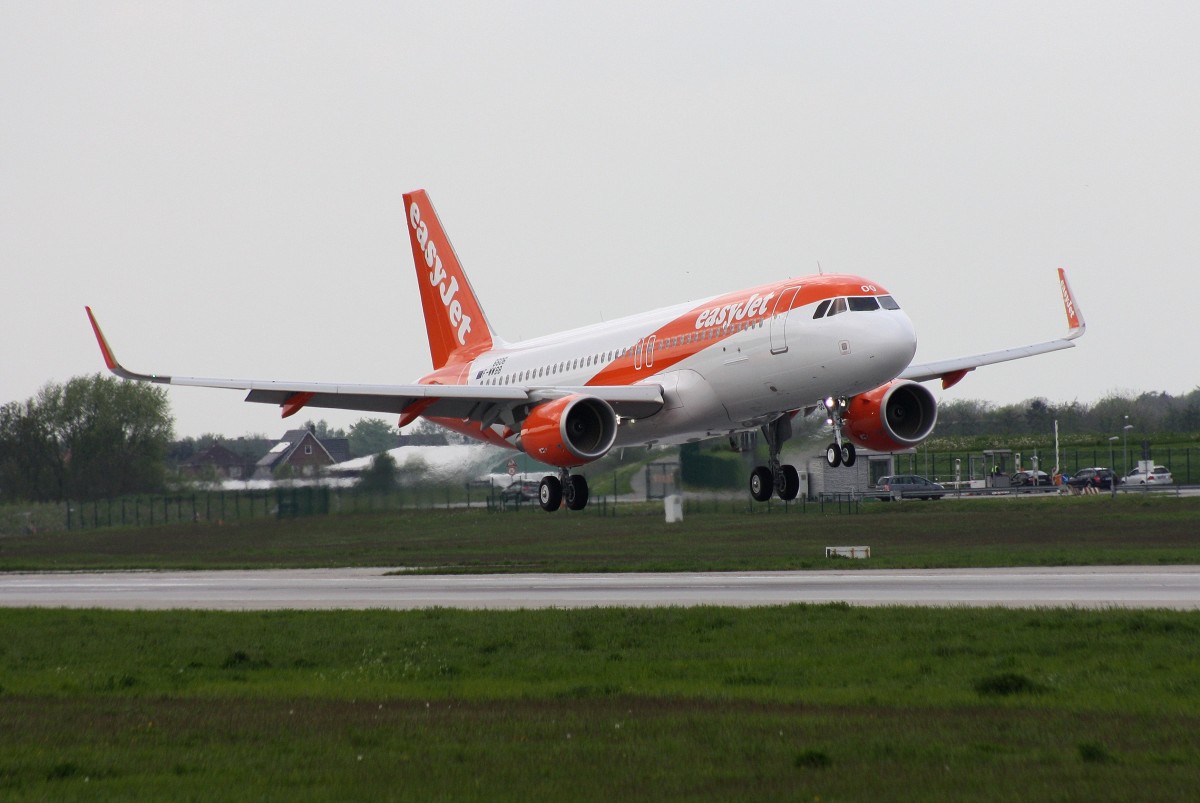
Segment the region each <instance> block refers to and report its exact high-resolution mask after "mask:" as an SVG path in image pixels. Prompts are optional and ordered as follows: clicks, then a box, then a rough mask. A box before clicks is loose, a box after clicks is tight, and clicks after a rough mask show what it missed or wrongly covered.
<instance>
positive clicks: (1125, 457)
mask: <svg viewBox="0 0 1200 803" xmlns="http://www.w3.org/2000/svg"><path fill="white" fill-rule="evenodd" d="M1131 429H1133V424H1130V423H1129V416H1125V441H1124V443H1123V444H1122V446H1121V476H1122V477H1124V476H1125V475H1126V474H1128V473H1129V430H1131Z"/></svg>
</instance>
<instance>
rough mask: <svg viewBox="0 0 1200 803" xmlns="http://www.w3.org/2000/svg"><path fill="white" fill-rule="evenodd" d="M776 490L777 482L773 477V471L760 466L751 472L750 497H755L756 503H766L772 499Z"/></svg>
mask: <svg viewBox="0 0 1200 803" xmlns="http://www.w3.org/2000/svg"><path fill="white" fill-rule="evenodd" d="M774 490H775V480H774V478H772V477H771V470H770V469H768V468H767V467H766V466H759V467H758V468H756V469H754V471H752V472H750V495H751V496H752V497H754V501H755V502H765V501H767V500H768V499H770V498H771V492H772V491H774Z"/></svg>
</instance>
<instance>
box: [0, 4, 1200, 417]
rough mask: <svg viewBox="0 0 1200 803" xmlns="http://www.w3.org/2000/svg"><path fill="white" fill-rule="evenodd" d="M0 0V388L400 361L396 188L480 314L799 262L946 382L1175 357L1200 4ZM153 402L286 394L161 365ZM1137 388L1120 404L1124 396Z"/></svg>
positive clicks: (1183, 359) (503, 321)
mask: <svg viewBox="0 0 1200 803" xmlns="http://www.w3.org/2000/svg"><path fill="white" fill-rule="evenodd" d="M579 5H581V4H575V3H538V4H526V3H498V2H481V3H453V2H436V3H435V2H422V3H388V4H380V3H344V2H339V3H296V2H282V3H244V2H236V3H220V2H205V3H159V2H146V3H113V2H105V3H90V2H81V3H56V2H36V3H35V2H10V1H9V0H0V270H2V271H3V299H4V304H3V311H2V312H0V344H2V345H0V402H5V401H12V400H23V399H25V398H28V397H29V396H32V395H34V394H35V393H36V392H37V391H38V389H39V388H41V387H42V386H43V385H44V384H46V383H47V382H49V381H58V382H61V381H65V380H67V379H69V378H70V377H72V376H75V375H80V374H86V373H92V372H95V371H97V370H102V369H103V364H102V362H101V358H100V354H99V351H98V350H97V348H96V345H95V342H94V340H93V338H92V335H91V331H90V329H89V327H88V324H87V320H86V317H85V315H84V311H83V307H84V305H85V304H90V305H92V306H93V308H94V309H95V311H96V313H97V315H98V316H99V318H100V321H101V323H102V324H103V325H104V327H105V330H106V333H107V334H108V336H109V339H110V340H111V341H112V343H113V346H114V348H115V349H116V351H117V354H118V355H119V357H120V358H121V360H122V361H123V362H124V363H125V364H126V365H127V366H128V367H130V368H131V369H133V370H138V371H145V372H156V373H167V374H177V375H192V376H227V377H239V378H243V377H254V378H273V379H308V380H328V381H350V382H381V383H395V382H408V381H411V380H413V379H415V378H416V377H418V376H419V375H421V374H423V373H425V372H426V371H428V370H429V368H430V363H429V353H428V349H427V348H426V345H425V336H424V326H423V323H422V321H421V319H420V302H419V300H418V297H417V290H416V279H415V273H414V268H413V265H412V259H411V253H410V251H409V247H408V242H407V235H406V231H405V216H404V210H403V204H402V200H401V197H400V196H401V193H402V192H404V191H406V190H409V189H415V188H425V189H427V190H428V191H429V193H430V197H431V198H432V199H433V201H434V203H435V204H436V206H437V209H438V212H439V214H440V216H441V218H442V220H443V222H444V224H445V226H446V228H447V230H448V232H449V235H450V238H451V240H452V241H453V243H454V245H455V248H456V250H457V252H458V254H459V256H460V257H461V259H462V260H463V262H464V264H465V265H466V267H467V270H468V273H469V275H470V277H471V281H472V283H473V285H474V286H475V289H476V291H477V292H478V293H479V295H480V297H481V299H482V301H483V304H484V306H485V308H486V310H487V312H488V316H489V318H490V319H491V322H492V324H493V325H494V327H495V328H496V329H497V330H498V332H499V333H500V334H501V335H502V336H503V337H506V338H508V339H516V338H520V337H532V336H534V335H539V334H545V333H548V332H552V331H555V330H558V329H563V328H567V327H570V326H573V325H578V324H584V323H590V322H594V321H597V320H601V319H603V318H613V317H617V316H619V315H623V314H627V313H633V312H639V311H642V310H645V309H649V308H651V307H656V306H660V305H666V304H670V303H674V302H677V301H683V300H687V299H692V298H699V297H703V296H706V295H710V294H715V293H720V292H724V291H727V290H732V289H735V288H738V287H742V286H747V285H752V284H758V283H761V282H768V281H775V280H777V279H782V278H786V277H790V276H800V275H804V274H807V273H812V272H815V271H816V268H817V264H818V262H819V263H820V265H821V266H822V267H823V268H824V270H825V271H826V272H847V273H857V274H861V275H863V276H866V277H868V278H870V279H872V280H874V281H876V282H878V283H879V284H881V285H883V286H884V287H886V288H888V289H889V290H890V291H891V292H892V293H893V294H894V295H895V296H896V298H897V299H898V300H899V301H900V303H901V304H902V305H903V307H904V308H905V310H906V311H907V312H908V314H909V316H910V317H911V318H912V319H913V321H914V323H915V324H916V327H917V332H918V336H919V338H920V345H919V349H918V353H917V359H918V360H921V361H925V360H933V359H941V358H947V357H953V356H957V355H961V354H970V353H974V352H978V351H985V350H990V349H995V348H1002V347H1006V346H1012V345H1019V344H1023V343H1026V342H1034V341H1038V340H1043V339H1048V338H1051V337H1055V336H1058V335H1060V334H1061V333H1063V332H1064V331H1065V328H1066V321H1065V318H1064V316H1063V312H1062V305H1061V302H1060V300H1059V296H1058V290H1057V286H1056V274H1055V269H1056V268H1057V267H1059V266H1062V267H1065V268H1066V269H1067V271H1068V275H1069V276H1070V279H1071V283H1072V286H1073V288H1074V290H1075V293H1076V296H1077V300H1078V302H1079V304H1080V306H1081V308H1082V310H1083V312H1084V313H1085V316H1086V318H1087V323H1088V327H1089V329H1088V334H1087V335H1086V336H1085V337H1084V338H1083V339H1082V340H1080V341H1078V344H1079V347H1078V348H1076V349H1073V350H1069V351H1065V352H1059V353H1056V354H1051V355H1047V356H1042V357H1035V358H1032V359H1029V360H1022V361H1019V362H1017V363H1009V364H1007V365H1003V366H995V367H989V368H983V369H980V370H978V371H976V372H975V373H974V374H972V375H970V376H968V378H967V379H966V380H964V381H963V382H962V383H961V384H960V385H958V386H957V387H955V388H953V389H952V390H951V391H948V392H942V391H941V390H940V389H938V390H937V393H938V394H939V397H940V398H941V399H942V400H943V401H949V400H952V399H963V398H972V399H984V400H988V401H992V402H996V403H1009V402H1016V401H1020V400H1023V399H1026V398H1030V397H1034V396H1044V397H1046V398H1048V399H1050V400H1051V401H1056V402H1062V401H1071V400H1075V399H1077V400H1079V401H1082V402H1088V403H1090V402H1094V401H1097V400H1099V399H1100V398H1102V397H1104V396H1105V395H1106V394H1109V393H1111V392H1114V391H1116V392H1126V391H1143V390H1159V391H1168V392H1170V393H1172V394H1181V393H1186V392H1188V391H1190V390H1192V389H1193V388H1195V387H1196V386H1197V385H1200V368H1198V360H1197V355H1196V346H1197V343H1198V334H1200V323H1198V322H1197V315H1196V310H1197V306H1198V305H1197V301H1196V298H1195V297H1194V296H1192V294H1191V288H1192V287H1194V286H1195V284H1196V282H1195V279H1194V276H1195V271H1196V266H1197V256H1198V254H1200V98H1198V97H1197V88H1198V87H1200V47H1198V46H1197V42H1200V4H1196V3H1194V2H1178V3H1153V2H1138V3H1132V2H1121V3H1103V2H1093V1H1089V2H1072V3H1060V2H1046V0H1037V2H1030V3H1021V2H1007V1H1006V2H1002V3H995V4H986V3H962V2H946V3H862V4H851V3H806V2H795V1H794V0H793V1H791V2H776V3H753V4H743V3H729V2H720V3H697V2H681V3H643V2H637V3H624V2H604V3H592V4H589V5H590V6H591V8H590V9H589V10H581V9H580V8H579V7H578V6H579ZM170 398H171V403H172V408H173V411H174V414H175V416H176V430H177V434H179V435H199V434H200V433H202V432H206V431H216V432H220V433H224V434H227V435H239V434H246V433H257V432H262V433H266V434H268V435H271V436H275V435H278V434H281V433H282V432H283V430H284V429H285V428H286V427H287V425H288V424H290V423H292V422H293V421H297V420H302V419H304V418H306V417H310V416H311V417H312V418H322V417H323V418H327V419H328V420H329V421H330V422H331V423H333V424H335V425H338V426H348V425H349V423H351V422H352V421H354V420H356V419H357V418H358V417H360V415H363V414H357V413H349V414H341V413H336V412H333V411H322V410H311V411H304V412H303V413H301V414H300V416H298V417H297V419H293V420H292V421H289V422H281V421H280V420H279V417H278V415H279V414H278V410H277V409H276V408H274V407H271V406H267V405H251V404H247V403H245V402H243V401H242V400H241V398H242V396H241V394H239V393H237V392H235V391H220V390H200V389H186V388H180V389H172V390H171V391H170ZM1133 416H1134V420H1136V411H1133Z"/></svg>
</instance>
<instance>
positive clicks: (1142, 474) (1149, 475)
mask: <svg viewBox="0 0 1200 803" xmlns="http://www.w3.org/2000/svg"><path fill="white" fill-rule="evenodd" d="M1174 481H1175V480H1174V478H1173V477H1171V471H1170V469H1168V468H1167V467H1166V466H1154V467H1153V468H1151V469H1150V471H1149V472H1146V471H1142V469H1141V468H1140V467H1139V468H1135V469H1134V470H1133V471H1131V472H1129V473H1128V474H1126V475H1125V479H1123V480H1121V482H1123V483H1125V484H1126V485H1170V484H1171V483H1172V482H1174Z"/></svg>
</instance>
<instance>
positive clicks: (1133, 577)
mask: <svg viewBox="0 0 1200 803" xmlns="http://www.w3.org/2000/svg"><path fill="white" fill-rule="evenodd" d="M388 572H389V570H388V569H295V570H273V571H219V572H217V571H202V572H102V573H101V572H97V573H90V572H78V573H75V572H64V573H37V574H7V575H0V606H4V607H16V606H38V607H71V608H80V607H99V608H127V609H166V608H204V609H213V610H269V609H284V608H305V609H331V608H355V609H365V608H390V609H396V610H402V609H413V608H428V607H434V606H441V607H448V608H497V609H499V608H579V607H591V606H624V607H630V606H656V605H737V606H747V605H784V604H788V603H793V602H816V603H821V602H847V603H850V604H851V605H942V606H954V605H965V606H988V605H1001V606H1006V607H1034V606H1057V607H1069V606H1077V607H1088V608H1096V607H1125V608H1147V607H1153V608H1176V609H1185V610H1191V609H1196V608H1200V567H1196V566H1179V567H1166V568H1161V567H1141V566H1119V567H1087V568H1052V569H1050V568H1047V569H936V570H905V571H876V570H861V571H808V572H728V573H721V572H713V573H704V574H682V573H681V574H505V575H435V576H430V575H411V574H389V573H388Z"/></svg>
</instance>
